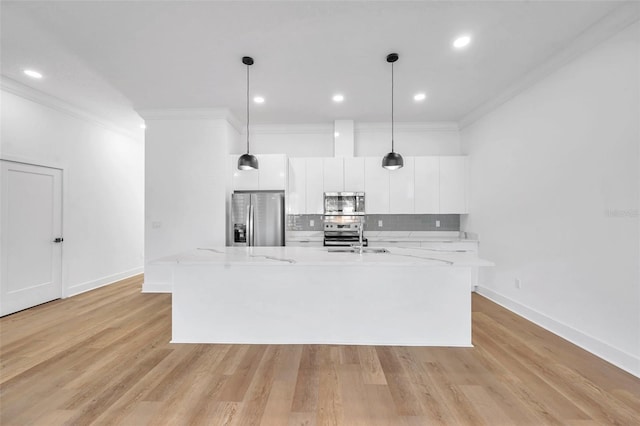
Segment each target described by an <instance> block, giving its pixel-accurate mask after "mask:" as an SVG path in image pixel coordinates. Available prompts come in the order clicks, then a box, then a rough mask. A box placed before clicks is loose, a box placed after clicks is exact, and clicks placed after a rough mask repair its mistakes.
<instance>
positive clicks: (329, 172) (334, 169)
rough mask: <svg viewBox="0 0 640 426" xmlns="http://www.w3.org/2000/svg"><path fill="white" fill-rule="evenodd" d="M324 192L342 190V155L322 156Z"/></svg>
mask: <svg viewBox="0 0 640 426" xmlns="http://www.w3.org/2000/svg"><path fill="white" fill-rule="evenodd" d="M322 164H323V178H324V185H323V189H324V192H340V191H344V190H345V189H344V188H345V187H344V164H343V160H342V157H339V158H332V157H331V158H323V159H322Z"/></svg>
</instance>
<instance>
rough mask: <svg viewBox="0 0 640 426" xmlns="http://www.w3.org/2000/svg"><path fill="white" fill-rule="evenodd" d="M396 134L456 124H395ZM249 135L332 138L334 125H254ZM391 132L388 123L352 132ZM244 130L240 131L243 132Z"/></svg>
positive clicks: (453, 129) (357, 125) (366, 125)
mask: <svg viewBox="0 0 640 426" xmlns="http://www.w3.org/2000/svg"><path fill="white" fill-rule="evenodd" d="M395 128H396V130H397V131H398V132H407V133H409V132H416V133H417V132H433V131H437V132H457V131H458V130H459V129H458V124H457V123H455V122H450V121H443V122H431V123H430V122H424V123H410V122H406V123H395ZM250 130H251V133H253V134H263V135H273V134H285V135H289V134H328V135H331V136H333V131H334V123H327V124H323V123H320V124H256V125H252V126H251V129H250ZM387 130H389V131H390V130H391V122H389V123H355V124H354V131H356V132H360V133H367V132H369V133H376V132H380V131H387ZM244 131H245V129H244V128H243V129H242V132H244Z"/></svg>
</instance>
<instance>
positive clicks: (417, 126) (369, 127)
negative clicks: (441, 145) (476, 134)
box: [354, 121, 460, 133]
mask: <svg viewBox="0 0 640 426" xmlns="http://www.w3.org/2000/svg"><path fill="white" fill-rule="evenodd" d="M394 127H395V130H396V132H405V133H419V132H458V131H459V130H460V129H459V127H458V123H456V122H453V121H434V122H415V123H412V122H404V123H403V122H400V123H397V122H395V123H394ZM354 130H355V132H356V133H373V132H384V131H391V122H388V123H356V124H355V126H354Z"/></svg>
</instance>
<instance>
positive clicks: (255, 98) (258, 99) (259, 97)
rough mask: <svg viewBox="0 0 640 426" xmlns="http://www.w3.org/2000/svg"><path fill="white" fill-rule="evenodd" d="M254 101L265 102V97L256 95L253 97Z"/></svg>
mask: <svg viewBox="0 0 640 426" xmlns="http://www.w3.org/2000/svg"><path fill="white" fill-rule="evenodd" d="M253 102H255V103H257V104H263V103H264V98H263V97H262V96H256V97H254V98H253Z"/></svg>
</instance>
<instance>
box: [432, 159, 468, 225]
mask: <svg viewBox="0 0 640 426" xmlns="http://www.w3.org/2000/svg"><path fill="white" fill-rule="evenodd" d="M439 158H440V213H441V214H446V213H458V214H463V213H469V208H468V203H467V181H468V177H467V174H468V159H467V157H439Z"/></svg>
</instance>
